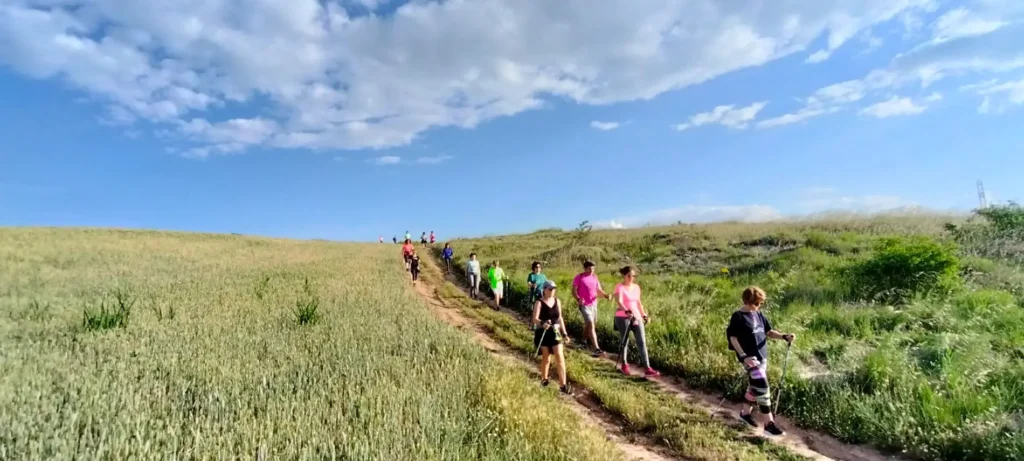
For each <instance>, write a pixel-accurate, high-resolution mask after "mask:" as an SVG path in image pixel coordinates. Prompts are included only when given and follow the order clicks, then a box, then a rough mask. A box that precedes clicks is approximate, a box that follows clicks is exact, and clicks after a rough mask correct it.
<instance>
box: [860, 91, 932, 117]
mask: <svg viewBox="0 0 1024 461" xmlns="http://www.w3.org/2000/svg"><path fill="white" fill-rule="evenodd" d="M926 109H927V107H925V106H921V105H917V104H915V103H914V101H913V100H911V99H910V98H906V97H899V96H893V97H891V98H889V99H887V100H885V101H882V102H878V103H875V104H872V105H870V106H868V107H865V108H864V109H861V110H860V112H859V114H861V115H866V116H870V117H875V118H889V117H896V116H900V115H917V114H920V113H921V112H924V111H925V110H926Z"/></svg>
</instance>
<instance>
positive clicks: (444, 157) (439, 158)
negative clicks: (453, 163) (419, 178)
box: [416, 155, 454, 165]
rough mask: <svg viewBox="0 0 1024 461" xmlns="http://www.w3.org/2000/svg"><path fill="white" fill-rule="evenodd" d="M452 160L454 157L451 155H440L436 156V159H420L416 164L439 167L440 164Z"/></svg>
mask: <svg viewBox="0 0 1024 461" xmlns="http://www.w3.org/2000/svg"><path fill="white" fill-rule="evenodd" d="M452 158H454V157H452V156H451V155H438V156H435V157H420V158H417V159H416V163H419V164H421V165H437V164H438V163H443V162H447V161H448V160H451V159H452Z"/></svg>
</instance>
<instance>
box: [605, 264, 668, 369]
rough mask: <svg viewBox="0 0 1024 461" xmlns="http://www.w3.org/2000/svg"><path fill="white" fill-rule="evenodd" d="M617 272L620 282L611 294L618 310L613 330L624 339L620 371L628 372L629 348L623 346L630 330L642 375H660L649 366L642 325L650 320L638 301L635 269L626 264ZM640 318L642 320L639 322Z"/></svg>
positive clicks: (620, 352) (641, 303)
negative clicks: (641, 366)
mask: <svg viewBox="0 0 1024 461" xmlns="http://www.w3.org/2000/svg"><path fill="white" fill-rule="evenodd" d="M619 274H622V283H619V284H618V285H615V291H613V292H612V295H613V296H615V299H616V301H617V302H618V305H619V308H618V310H616V311H615V331H618V332H619V334H620V335H622V338H623V339H624V341H623V342H622V344H621V345H620V348H619V355H620V357H621V360H622V368H621V370H622V373H623V374H627V375H628V374H629V363H627V361H626V359H627V357H626V351H627V350H629V348H628V347H625V346H626V345H627V344H628V341H629V338H628V335H629V333H630V332H632V333H633V339H634V340H635V341H636V348H637V351H638V352H640V360H641V361H643V364H644V368H645V370H644V376H647V377H654V376H660V375H661V373H658V372H657V371H656V370H655V369H654V368H651V359H650V358H649V357H648V356H647V335H646V333H645V332H644V325H646V324H647V322H649V321H650V318H649V317H648V316H647V311H645V310H644V303H643V302H641V301H640V285H637V284H636V271H635V270H633V268H632V267H631V266H626V267H623V268H622V269H619ZM640 319H642V320H643V321H642V322H641V321H640Z"/></svg>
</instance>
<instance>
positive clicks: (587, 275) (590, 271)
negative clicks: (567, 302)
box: [572, 260, 612, 357]
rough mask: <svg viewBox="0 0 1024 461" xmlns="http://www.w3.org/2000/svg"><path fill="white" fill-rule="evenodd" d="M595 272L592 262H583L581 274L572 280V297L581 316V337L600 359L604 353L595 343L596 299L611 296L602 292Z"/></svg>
mask: <svg viewBox="0 0 1024 461" xmlns="http://www.w3.org/2000/svg"><path fill="white" fill-rule="evenodd" d="M596 271H597V268H596V267H595V265H594V262H593V261H589V260H588V261H584V262H583V272H580V273H579V274H576V277H575V278H573V279H572V296H573V298H575V299H576V306H577V307H578V308H579V310H580V315H581V316H583V336H584V337H585V338H586V339H587V340H588V341H590V345H591V346H592V347H593V348H594V357H600V356H602V355H605V353H604V351H602V350H601V346H599V345H598V343H597V299H598V298H605V299H612V295H610V294H608V293H605V292H604V289H603V288H602V287H601V280H600V279H599V278H597V274H596V273H595V272H596Z"/></svg>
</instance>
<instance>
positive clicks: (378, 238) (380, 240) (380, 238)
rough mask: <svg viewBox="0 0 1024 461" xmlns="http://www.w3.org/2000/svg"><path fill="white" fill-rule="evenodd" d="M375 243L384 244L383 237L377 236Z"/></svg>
mask: <svg viewBox="0 0 1024 461" xmlns="http://www.w3.org/2000/svg"><path fill="white" fill-rule="evenodd" d="M377 241H378V242H380V243H384V236H383V235H378V236H377Z"/></svg>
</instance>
